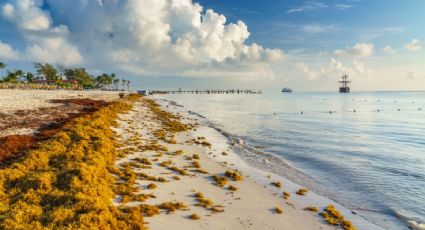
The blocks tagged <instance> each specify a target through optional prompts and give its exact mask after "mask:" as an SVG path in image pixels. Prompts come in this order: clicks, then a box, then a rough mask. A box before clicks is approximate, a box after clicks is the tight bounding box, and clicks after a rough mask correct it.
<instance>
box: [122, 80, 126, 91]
mask: <svg viewBox="0 0 425 230" xmlns="http://www.w3.org/2000/svg"><path fill="white" fill-rule="evenodd" d="M126 82H127V80H125V79H121V90H122V91H124V86H125V84H126Z"/></svg>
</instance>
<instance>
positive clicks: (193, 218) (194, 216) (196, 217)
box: [189, 213, 201, 220]
mask: <svg viewBox="0 0 425 230" xmlns="http://www.w3.org/2000/svg"><path fill="white" fill-rule="evenodd" d="M189 218H190V219H192V220H199V219H201V217H200V216H199V215H198V214H196V213H193V214H192V215H190V216H189Z"/></svg>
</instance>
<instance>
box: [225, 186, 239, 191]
mask: <svg viewBox="0 0 425 230" xmlns="http://www.w3.org/2000/svg"><path fill="white" fill-rule="evenodd" d="M227 189H229V190H230V191H238V188H237V187H235V186H233V185H229V187H227Z"/></svg>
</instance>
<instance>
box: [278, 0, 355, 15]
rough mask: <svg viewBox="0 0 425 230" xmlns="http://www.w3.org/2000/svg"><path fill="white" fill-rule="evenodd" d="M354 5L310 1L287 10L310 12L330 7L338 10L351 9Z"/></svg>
mask: <svg viewBox="0 0 425 230" xmlns="http://www.w3.org/2000/svg"><path fill="white" fill-rule="evenodd" d="M352 7H353V5H348V4H334V5H327V4H325V3H323V2H317V1H309V2H306V3H305V4H304V5H302V6H300V7H297V8H292V9H289V10H287V11H286V13H288V14H292V13H302V12H309V11H319V10H323V9H328V8H331V9H336V10H348V9H351V8H352Z"/></svg>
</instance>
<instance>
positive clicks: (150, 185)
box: [146, 183, 158, 189]
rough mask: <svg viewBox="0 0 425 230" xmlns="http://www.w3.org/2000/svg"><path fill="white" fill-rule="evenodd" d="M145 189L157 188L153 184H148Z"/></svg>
mask: <svg viewBox="0 0 425 230" xmlns="http://www.w3.org/2000/svg"><path fill="white" fill-rule="evenodd" d="M146 188H147V189H156V188H158V186H156V184H154V183H150V184H148V186H146Z"/></svg>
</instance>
